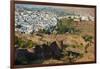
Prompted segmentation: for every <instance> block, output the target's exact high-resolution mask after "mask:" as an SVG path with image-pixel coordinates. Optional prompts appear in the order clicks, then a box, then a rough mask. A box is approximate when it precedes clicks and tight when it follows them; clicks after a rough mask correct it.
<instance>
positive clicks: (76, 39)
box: [15, 22, 95, 64]
mask: <svg viewBox="0 0 100 69" xmlns="http://www.w3.org/2000/svg"><path fill="white" fill-rule="evenodd" d="M94 24H95V23H90V22H82V23H78V24H77V25H75V27H76V28H77V29H80V30H81V33H79V34H70V33H65V34H50V35H49V34H43V33H42V34H41V35H36V33H34V34H31V35H27V34H21V33H18V32H15V36H17V37H18V38H21V39H22V40H24V41H27V40H31V41H32V42H33V44H35V45H34V47H35V46H36V45H42V44H48V45H49V44H51V43H52V42H54V41H56V43H57V45H58V47H59V48H60V49H61V47H62V46H61V41H62V42H63V46H64V49H63V50H62V51H63V52H62V54H63V57H61V58H60V59H53V58H49V59H47V60H44V61H43V62H41V63H42V64H57V63H73V62H87V61H94V60H95V56H94V55H95V54H94V52H95V45H94V38H95V35H94V32H95V31H94ZM87 35H88V36H91V37H92V38H91V41H89V40H87V41H86V40H85V39H84V38H83V36H85V37H87ZM87 38H88V37H87ZM26 48H28V47H26ZM28 51H30V50H28ZM68 52H72V53H78V54H76V56H73V55H68ZM66 54H67V55H66ZM79 54H80V55H79Z"/></svg>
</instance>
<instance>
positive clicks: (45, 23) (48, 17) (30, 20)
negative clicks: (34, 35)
mask: <svg viewBox="0 0 100 69" xmlns="http://www.w3.org/2000/svg"><path fill="white" fill-rule="evenodd" d="M56 24H57V16H56V15H55V14H53V13H51V12H46V11H38V10H35V11H34V10H27V9H24V8H18V7H16V11H15V27H16V29H15V31H20V32H23V33H31V32H33V31H34V32H36V31H39V30H40V29H50V28H51V27H52V26H56Z"/></svg>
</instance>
